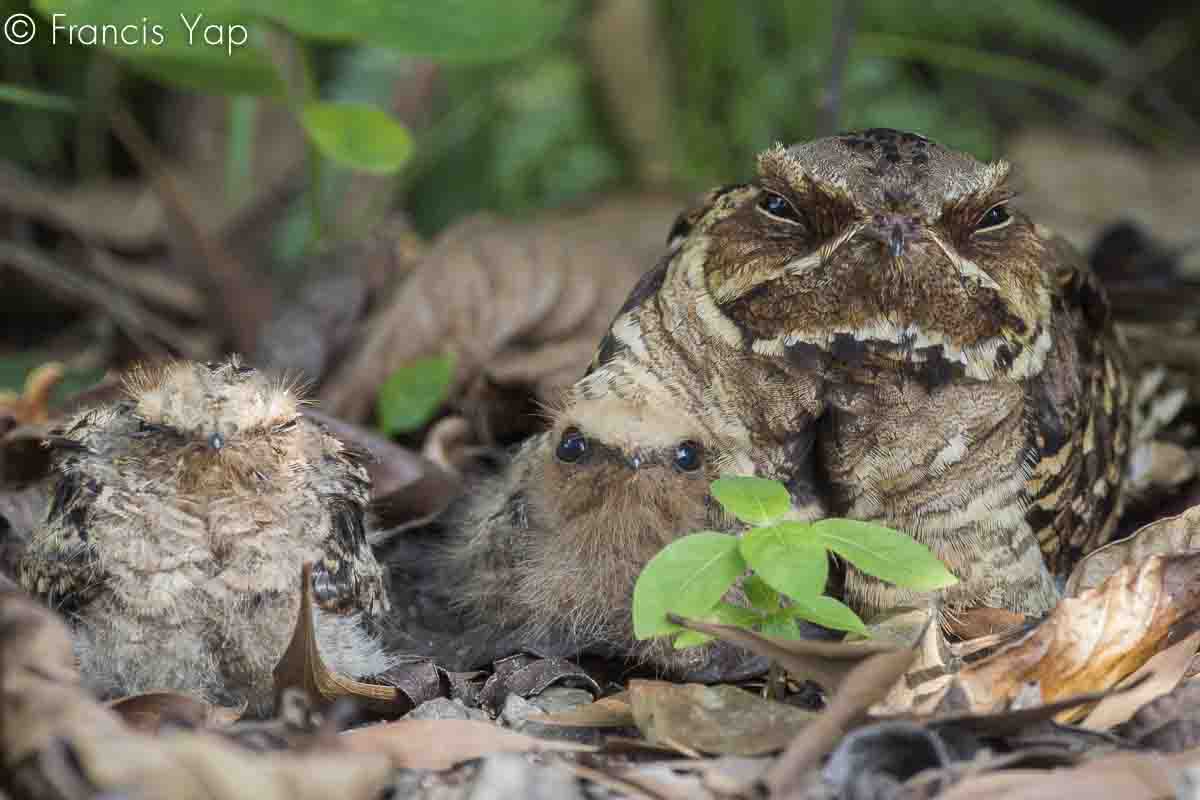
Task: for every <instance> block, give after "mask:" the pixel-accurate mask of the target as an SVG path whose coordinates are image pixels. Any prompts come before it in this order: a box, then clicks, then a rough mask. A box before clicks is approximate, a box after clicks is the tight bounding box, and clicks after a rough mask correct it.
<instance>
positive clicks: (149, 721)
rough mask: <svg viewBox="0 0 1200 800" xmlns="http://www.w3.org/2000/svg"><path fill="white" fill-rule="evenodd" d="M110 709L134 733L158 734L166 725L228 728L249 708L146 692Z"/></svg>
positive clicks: (171, 693) (178, 694) (190, 696)
mask: <svg viewBox="0 0 1200 800" xmlns="http://www.w3.org/2000/svg"><path fill="white" fill-rule="evenodd" d="M108 707H109V708H111V709H112V710H113V711H115V712H117V713H118V714H120V715H121V719H123V720H125V723H126V724H127V725H129V727H131V728H133V729H134V730H139V731H144V732H146V733H155V732H157V731H158V730H159V728H161V727H162V726H163V725H164V724H172V723H177V724H182V725H186V726H188V727H191V728H224V727H227V726H229V725H232V724H233V723H234V722H236V721H237V720H238V718H239V717H241V716H242V713H243V712H244V711H245V710H246V706H245V705H242V707H241V708H227V707H224V706H217V705H213V704H212V703H209V702H207V701H205V700H202V699H200V698H199V697H194V696H192V695H190V694H184V693H182V692H170V691H166V692H144V693H142V694H135V695H130V696H129V697H122V698H120V699H119V700H113V701H112V702H111V703H109V704H108Z"/></svg>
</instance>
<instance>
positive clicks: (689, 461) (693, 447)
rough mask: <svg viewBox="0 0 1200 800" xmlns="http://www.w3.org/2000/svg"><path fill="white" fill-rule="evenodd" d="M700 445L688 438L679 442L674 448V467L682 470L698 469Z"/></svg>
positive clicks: (692, 470)
mask: <svg viewBox="0 0 1200 800" xmlns="http://www.w3.org/2000/svg"><path fill="white" fill-rule="evenodd" d="M701 460H702V459H701V457H700V445H699V443H697V442H693V441H691V440H688V441H686V442H680V443H679V445H678V446H677V447H676V448H675V468H676V469H678V470H680V471H682V472H695V471H696V470H698V469H700V462H701Z"/></svg>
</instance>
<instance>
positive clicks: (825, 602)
mask: <svg viewBox="0 0 1200 800" xmlns="http://www.w3.org/2000/svg"><path fill="white" fill-rule="evenodd" d="M793 603H794V605H793V607H792V609H791V611H792V613H793V615H794V616H797V617H801V618H803V619H806V620H809V621H810V622H815V623H817V624H818V625H824V626H825V627H826V628H832V629H834V630H838V631H850V632H851V633H858V634H861V635H862V636H870V635H871V634H870V632H869V631H868V630H867V626H866V625H865V624H864V623H863V621H862V620H861V619H859V618H858V614H855V613H854V611H853V610H851V609H850V607H849V606H847V605H846V604H845V603H843V602H841V601H840V600H835V599H834V598H832V597H828V596H825V595H822V596H821V597H805V598H802V599H797V600H794V601H793Z"/></svg>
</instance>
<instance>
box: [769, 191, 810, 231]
mask: <svg viewBox="0 0 1200 800" xmlns="http://www.w3.org/2000/svg"><path fill="white" fill-rule="evenodd" d="M758 207H759V209H761V210H762V211H764V212H765V213H766V214H767V215H768V216H771V217H775V218H776V219H781V220H783V221H784V222H791V223H794V224H797V225H800V224H802V223H803V222H804V220H803V219H801V218H800V212H798V211H797V210H796V207H795V206H793V205H792V204H791V203H790V202H788V200H787V198H785V197H784V196H783V195H779V194H775V193H774V192H764V193H763V196H762V199H761V200H759V201H758Z"/></svg>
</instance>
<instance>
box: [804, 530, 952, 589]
mask: <svg viewBox="0 0 1200 800" xmlns="http://www.w3.org/2000/svg"><path fill="white" fill-rule="evenodd" d="M812 529H813V533H815V534H816V539H817V541H819V542H820V543H821V544H822V545H823V546H825V547H828V548H829V549H830V550H832V551H833V552H835V553H837V554H838V555H839V556H841V557H842V558H844V559H846V560H847V561H849V562H850V563H851V564H853V565H854V566H855V567H856V568H858V569H859V570H862V571H863V572H865V573H867V574H868V575H873V576H875V577H876V578H880V579H882V580H885V581H888V582H889V583H894V584H896V585H897V586H904V587H906V588H909V589H917V590H919V591H929V590H932V589H941V588H944V587H946V586H952V585H953V584H955V583H957V582H958V578H956V577H954V574H953V573H951V572H950V570H948V569H946V565H945V564H943V563H942V562H941V561H940V560H939V559H938V557H937V556H935V555H934V554H933V552H932V551H930V549H929V548H928V547H926V546H925V545H923V544H921V543H920V542H918V541H917V540H916V539H913V538H911V537H909V536H906V535H905V534H903V533H900V532H899V531H894V530H892V529H891V528H886V527H884V526H883V525H876V524H875V523H873V522H862V521H860V520H854V519H823V520H821V521H819V522H815V523H813V525H812Z"/></svg>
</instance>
